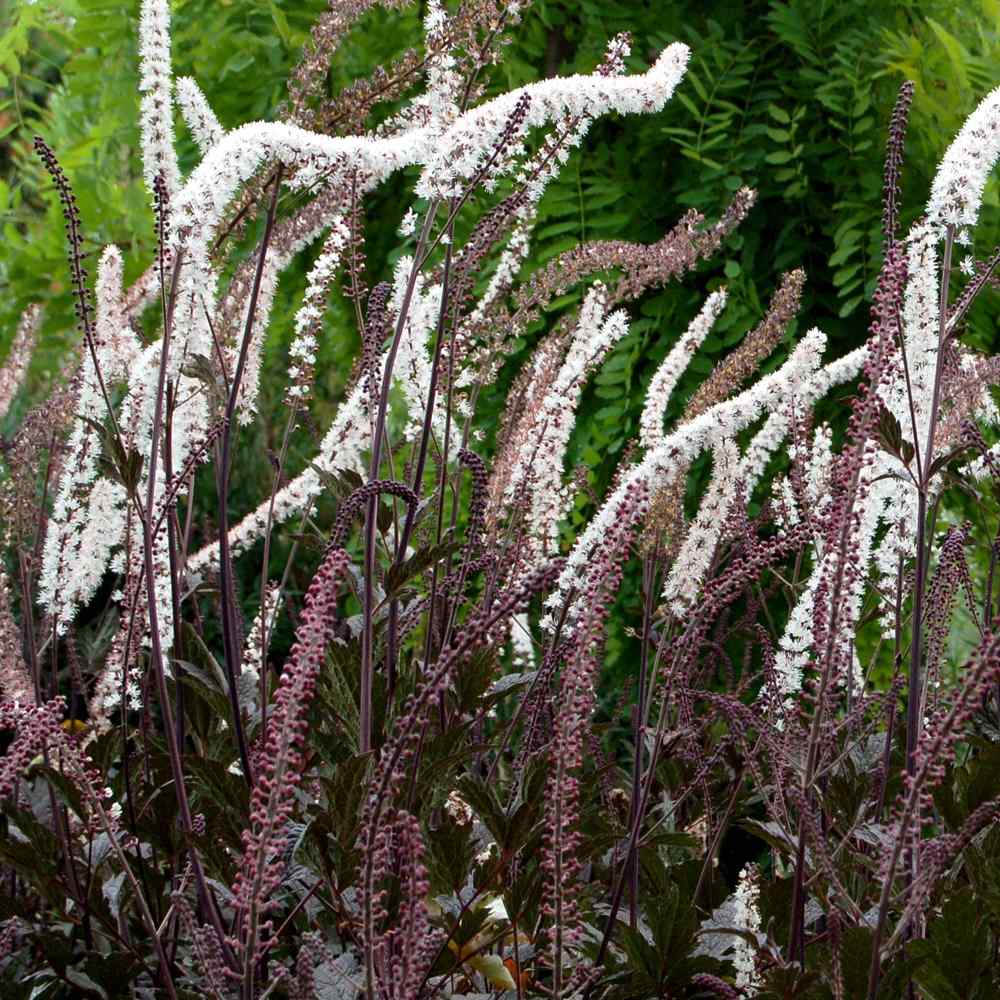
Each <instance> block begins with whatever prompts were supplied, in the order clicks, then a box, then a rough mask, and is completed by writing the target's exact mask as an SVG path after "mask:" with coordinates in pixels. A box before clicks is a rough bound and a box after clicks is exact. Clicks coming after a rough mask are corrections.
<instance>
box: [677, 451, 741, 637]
mask: <svg viewBox="0 0 1000 1000" xmlns="http://www.w3.org/2000/svg"><path fill="white" fill-rule="evenodd" d="M712 455H713V459H714V463H715V467H714V468H713V470H712V480H711V482H710V483H709V484H708V489H707V490H706V491H705V496H704V497H703V498H702V501H701V506H700V507H699V508H698V513H697V515H696V516H695V518H694V520H693V521H692V522H691V524H690V525H689V526H688V530H687V534H686V535H685V536H684V541H683V543H682V544H681V547H680V550H679V551H678V553H677V556H676V558H675V559H674V563H673V566H672V567H671V569H670V573H669V574H668V575H667V578H666V580H665V581H664V583H663V600H664V601H666V602H667V604H668V605H669V606H670V608H671V610H672V611H673V612H674V613H675V614H676V615H678V617H681V616H683V615H684V614H686V613H687V611H688V609H689V608H690V607H691V605H692V604H694V602H695V600H696V599H697V597H698V594H699V592H700V591H701V586H702V584H703V583H704V581H705V577H706V575H707V574H708V570H709V568H710V566H711V564H712V556H713V555H714V553H715V548H716V546H717V545H718V543H719V536H720V535H721V534H722V529H723V526H724V523H725V517H726V514H727V513H728V512H729V507H730V505H731V504H732V502H733V497H734V496H735V494H736V488H737V486H738V485H739V483H740V478H739V474H740V454H739V449H738V448H737V447H736V442H735V441H732V440H725V441H722V442H720V443H719V444H718V445H717V446H716V447H715V448H714V449H713V450H712Z"/></svg>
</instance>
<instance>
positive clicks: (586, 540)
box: [542, 329, 826, 627]
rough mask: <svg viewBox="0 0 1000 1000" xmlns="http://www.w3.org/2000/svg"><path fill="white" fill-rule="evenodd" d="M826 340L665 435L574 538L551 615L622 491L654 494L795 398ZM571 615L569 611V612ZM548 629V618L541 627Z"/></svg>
mask: <svg viewBox="0 0 1000 1000" xmlns="http://www.w3.org/2000/svg"><path fill="white" fill-rule="evenodd" d="M825 345H826V337H825V336H824V335H823V333H822V332H820V331H819V330H816V329H813V330H810V331H809V332H808V333H807V334H806V335H805V337H803V339H802V340H801V341H800V342H799V344H798V345H797V346H796V348H795V350H794V351H793V352H792V354H791V356H790V357H789V358H788V360H787V361H786V362H785V363H784V365H782V366H781V368H779V369H778V371H776V372H774V373H772V374H770V375H766V376H765V377H764V378H762V379H761V380H760V381H759V382H757V383H756V384H755V385H753V386H751V387H750V388H748V389H746V390H745V391H744V392H742V393H740V394H739V395H738V396H735V397H734V398H733V399H730V400H726V401H725V402H722V403H717V404H715V405H714V406H712V407H709V409H707V410H706V411H705V412H704V413H702V414H701V415H700V416H698V417H696V418H695V419H693V420H690V421H688V422H687V423H685V424H682V425H681V426H680V427H679V428H677V429H676V430H674V431H673V432H671V433H670V434H668V435H666V437H665V438H664V439H663V442H662V443H661V444H660V445H659V447H657V448H655V449H653V450H652V451H651V452H649V454H647V455H646V457H645V458H644V459H643V460H642V461H641V462H640V463H639V464H638V465H636V466H635V467H634V468H632V469H631V470H630V471H629V472H628V473H627V474H626V475H624V476H622V478H621V481H620V482H619V485H618V487H617V489H615V490H614V491H613V492H612V493H611V495H610V496H609V497H608V498H607V499H606V500H605V502H604V504H603V506H602V507H601V509H600V510H599V511H598V512H597V514H596V515H595V516H594V518H593V519H592V520H591V522H590V524H588V525H587V527H586V529H585V530H584V531H583V532H582V533H581V534H580V535H579V536H578V537H577V540H576V544H575V545H574V546H573V549H572V551H571V552H570V554H569V557H568V558H567V560H566V566H565V568H564V569H563V571H562V574H561V575H560V577H559V581H558V584H557V586H556V589H555V591H554V592H553V593H552V595H551V596H550V597H549V598H548V600H547V601H546V607H547V608H549V610H550V611H552V610H555V609H559V608H561V607H562V606H563V604H565V603H566V601H567V600H568V598H569V595H570V594H571V592H581V591H582V590H583V589H584V581H585V580H586V577H587V565H588V562H589V560H590V559H591V556H592V554H593V553H594V551H595V550H596V548H597V547H598V546H599V545H600V543H601V540H602V539H603V538H604V537H605V535H607V533H608V532H609V530H610V529H611V526H612V522H613V521H614V520H615V518H616V517H617V511H618V509H619V507H620V505H621V503H622V501H623V499H624V498H625V495H626V492H627V491H628V490H629V488H630V487H632V486H633V485H635V484H636V483H645V484H647V485H648V486H649V488H650V491H651V492H653V491H655V490H656V488H657V487H658V486H660V485H661V484H663V483H664V482H669V481H670V479H671V477H672V476H673V475H674V474H675V473H676V470H677V469H678V468H687V467H688V466H689V465H690V464H691V462H692V461H694V459H695V458H697V456H698V455H699V454H700V453H701V452H702V451H704V450H705V449H706V448H712V447H716V446H717V445H719V444H721V443H722V442H723V441H724V440H726V439H727V438H734V437H735V436H736V435H737V434H739V433H740V432H741V431H742V430H744V429H745V428H747V427H749V426H750V424H752V423H753V422H754V421H755V420H757V419H758V418H759V417H761V416H762V415H763V414H764V413H766V412H774V411H775V410H777V409H780V408H781V407H782V406H783V405H785V404H786V403H787V402H788V400H789V399H790V398H794V397H795V396H796V395H797V394H798V393H799V392H800V391H801V389H802V387H803V385H804V384H806V382H807V381H808V379H810V378H811V377H812V376H813V374H814V373H815V372H816V370H817V369H818V368H819V365H820V358H821V357H822V354H823V348H824V347H825ZM570 610H571V611H572V607H571V608H570ZM542 624H543V625H544V626H545V627H551V625H552V619H551V615H550V616H549V617H547V618H546V620H545V621H544V622H543V623H542Z"/></svg>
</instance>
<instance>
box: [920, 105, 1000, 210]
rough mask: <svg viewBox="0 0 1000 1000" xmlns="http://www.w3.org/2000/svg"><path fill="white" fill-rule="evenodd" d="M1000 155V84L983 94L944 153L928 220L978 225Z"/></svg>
mask: <svg viewBox="0 0 1000 1000" xmlns="http://www.w3.org/2000/svg"><path fill="white" fill-rule="evenodd" d="M998 158H1000V87H997V88H996V89H995V90H992V91H990V93H989V94H987V95H986V97H984V98H983V100H982V101H981V102H980V103H979V107H977V108H976V110H975V111H973V112H972V114H971V115H969V117H968V118H967V119H966V121H965V124H964V125H963V126H962V128H961V131H960V132H959V133H958V135H957V136H955V139H954V141H953V142H952V144H951V145H950V146H949V147H948V151H947V152H946V153H945V154H944V157H943V158H942V160H941V164H940V166H939V167H938V171H937V174H935V176H934V183H933V184H932V185H931V197H930V201H928V203H927V221H928V222H929V223H930V224H931V225H935V226H945V225H952V226H974V225H975V224H976V222H977V221H978V219H979V209H980V207H981V206H982V202H983V190H984V188H985V187H986V181H987V179H988V178H989V175H990V173H991V172H992V170H993V168H994V167H995V166H996V162H997V159H998Z"/></svg>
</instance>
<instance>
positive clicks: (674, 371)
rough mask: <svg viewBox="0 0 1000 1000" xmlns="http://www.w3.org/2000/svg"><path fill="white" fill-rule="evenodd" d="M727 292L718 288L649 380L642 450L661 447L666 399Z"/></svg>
mask: <svg viewBox="0 0 1000 1000" xmlns="http://www.w3.org/2000/svg"><path fill="white" fill-rule="evenodd" d="M727 294H728V293H727V292H726V289H725V288H720V289H718V290H717V291H715V292H712V294H711V295H709V297H708V298H707V299H706V300H705V304H704V305H703V306H702V307H701V310H700V311H699V313H698V315H697V316H695V318H694V319H693V320H691V324H690V325H689V326H688V328H687V330H686V331H685V333H684V336H683V337H681V338H680V340H678V341H677V343H676V344H674V346H673V347H672V348H671V349H670V353H669V354H668V355H667V356H666V357H665V358H664V359H663V361H662V362H661V364H660V367H659V368H657V369H656V374H655V375H654V376H653V380H652V381H651V382H650V383H649V388H648V389H647V390H646V403H645V406H643V409H642V417H641V419H640V421H639V443H640V444H641V445H642V446H643V448H647V449H649V448H656V447H657V446H658V445H660V444H662V443H663V438H664V434H665V432H664V429H663V421H664V419H665V416H666V412H667V405H668V404H669V403H670V395H671V393H672V392H673V391H674V389H675V388H676V386H677V382H678V380H679V379H680V377H681V376H682V375H683V374H684V372H685V371H686V370H687V366H688V365H689V364H690V363H691V359H692V358H693V357H694V356H695V354H696V353H697V351H698V348H699V347H701V345H702V343H703V341H704V340H705V338H706V337H707V336H708V335H709V333H711V331H712V326H713V325H714V324H715V321H716V320H717V319H718V318H719V315H720V314H721V313H722V310H723V309H725V307H726V298H727Z"/></svg>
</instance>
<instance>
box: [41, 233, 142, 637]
mask: <svg viewBox="0 0 1000 1000" xmlns="http://www.w3.org/2000/svg"><path fill="white" fill-rule="evenodd" d="M122 267H123V265H122V257H121V253H120V251H119V250H118V248H117V247H115V246H109V247H107V248H106V249H105V251H104V253H103V254H102V255H101V260H100V263H99V265H98V270H97V284H96V299H97V315H96V318H95V323H94V331H95V336H94V341H95V343H94V349H95V353H96V356H97V365H98V368H99V369H100V373H101V377H102V378H103V380H104V383H105V386H109V385H111V384H113V383H114V382H116V381H119V380H122V379H124V378H126V377H128V376H131V375H132V374H133V373H134V368H133V365H134V362H135V359H136V355H137V352H138V342H137V340H136V338H135V334H133V333H132V330H131V328H130V327H129V325H128V322H127V320H126V317H125V309H124V305H123V301H122ZM77 384H78V386H79V388H78V393H77V399H76V418H77V419H76V422H75V424H74V426H73V430H72V432H71V434H70V439H69V454H71V455H73V456H74V461H72V462H68V463H66V465H65V466H64V467H63V470H62V475H61V477H60V479H59V484H58V487H57V489H56V495H55V502H54V504H53V509H52V515H51V517H50V518H49V525H48V530H47V532H46V536H45V547H44V549H43V552H42V572H41V576H40V580H39V601H40V603H41V605H42V606H43V607H44V608H46V609H47V610H48V611H49V612H50V613H51V614H52V615H53V617H54V619H55V621H56V626H57V628H58V630H59V631H60V632H62V631H63V630H65V628H66V625H67V624H68V623H69V621H70V619H71V618H72V616H73V614H74V613H75V611H76V608H77V607H78V606H79V605H81V604H84V603H86V602H87V601H88V600H90V598H91V597H93V595H94V594H95V593H96V591H97V588H98V586H99V585H100V582H101V579H102V577H103V575H104V572H105V569H106V568H107V564H108V561H109V559H110V557H111V553H112V551H113V549H114V546H115V545H116V544H117V543H118V541H119V539H120V538H121V535H122V532H123V530H124V517H125V514H124V508H125V503H126V496H125V491H124V489H123V488H122V487H121V486H120V485H119V484H118V483H115V482H112V481H111V480H108V479H99V478H98V475H97V472H98V459H99V457H100V452H101V441H100V435H99V434H98V432H97V431H96V430H95V425H101V424H103V423H104V422H105V420H106V418H107V404H106V402H105V398H104V394H103V392H102V391H101V382H100V380H99V379H98V376H97V370H96V369H95V367H94V359H93V357H92V355H91V353H90V352H89V351H85V352H84V354H83V359H82V361H81V363H80V375H79V378H78V380H77Z"/></svg>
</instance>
